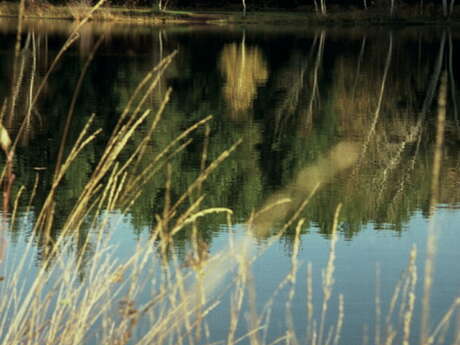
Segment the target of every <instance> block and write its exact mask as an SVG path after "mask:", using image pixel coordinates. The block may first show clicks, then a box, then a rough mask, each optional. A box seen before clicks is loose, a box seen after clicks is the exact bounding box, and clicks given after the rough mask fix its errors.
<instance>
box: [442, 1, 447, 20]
mask: <svg viewBox="0 0 460 345" xmlns="http://www.w3.org/2000/svg"><path fill="white" fill-rule="evenodd" d="M442 14H443V16H444V17H447V16H448V15H449V13H448V12H447V0H442Z"/></svg>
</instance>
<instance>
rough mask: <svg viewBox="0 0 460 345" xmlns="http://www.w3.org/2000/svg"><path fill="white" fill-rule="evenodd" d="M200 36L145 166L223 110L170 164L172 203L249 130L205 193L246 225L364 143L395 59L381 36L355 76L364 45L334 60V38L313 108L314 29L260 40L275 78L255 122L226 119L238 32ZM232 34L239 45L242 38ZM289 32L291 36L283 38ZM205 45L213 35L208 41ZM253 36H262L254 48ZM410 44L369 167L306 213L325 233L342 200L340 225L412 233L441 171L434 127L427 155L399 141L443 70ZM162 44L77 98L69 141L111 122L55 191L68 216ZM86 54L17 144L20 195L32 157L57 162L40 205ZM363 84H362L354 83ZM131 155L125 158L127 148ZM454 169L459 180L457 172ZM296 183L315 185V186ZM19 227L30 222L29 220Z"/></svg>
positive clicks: (115, 67) (100, 68) (111, 62)
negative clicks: (346, 145) (342, 147)
mask: <svg viewBox="0 0 460 345" xmlns="http://www.w3.org/2000/svg"><path fill="white" fill-rule="evenodd" d="M203 35H205V34H203ZM189 38H190V36H188V35H186V34H183V33H182V34H178V35H177V37H175V36H171V37H169V43H170V44H171V42H174V43H176V42H177V44H178V45H180V47H181V50H180V55H179V56H178V57H177V61H175V62H174V65H173V66H172V70H171V71H170V72H168V74H167V75H166V76H164V78H163V79H162V81H161V83H160V86H159V89H161V90H160V91H159V92H158V93H154V94H152V95H149V101H148V104H147V105H146V107H149V108H151V109H152V110H153V112H155V111H156V109H157V107H158V102H159V101H160V100H161V96H162V95H163V94H164V92H165V90H166V89H167V87H168V86H172V87H173V94H172V99H171V102H170V103H169V104H168V105H167V107H166V109H165V111H164V114H163V116H162V120H161V121H160V123H159V125H158V127H157V129H156V131H155V133H154V134H153V136H152V138H151V142H150V143H149V145H148V146H147V151H146V155H145V158H144V160H143V161H141V162H139V170H141V169H142V168H144V167H146V166H148V164H149V163H150V160H151V159H153V157H155V155H157V154H158V153H159V152H160V151H161V150H162V149H163V148H164V147H166V146H167V145H168V144H169V143H170V142H171V141H172V140H174V139H175V138H176V137H177V136H178V134H179V133H181V132H182V131H184V130H185V129H187V128H188V127H189V126H191V125H193V124H194V123H196V122H197V121H199V120H201V119H203V118H204V117H206V116H207V115H213V120H212V121H210V122H209V126H210V133H209V138H207V137H206V135H205V128H200V129H198V130H197V131H196V132H194V133H193V135H192V136H191V137H190V138H191V139H192V141H191V142H190V143H189V144H188V146H187V147H185V148H184V150H183V151H182V152H180V153H179V154H177V155H175V156H174V157H173V158H172V159H171V160H169V162H168V163H169V164H170V166H171V172H172V174H171V191H170V194H171V199H172V202H174V201H176V200H177V199H178V198H179V197H180V196H181V195H182V194H183V193H184V192H185V191H186V190H187V188H188V186H189V185H190V184H191V183H193V181H195V179H196V178H197V177H198V175H199V173H200V165H201V160H202V154H203V148H204V146H205V142H206V140H209V142H208V149H207V152H206V155H207V160H206V162H205V163H206V166H207V165H209V164H210V163H211V162H212V161H213V160H214V159H216V158H217V157H218V156H219V155H220V154H221V153H222V152H224V151H225V150H227V149H228V148H229V147H231V146H232V145H233V144H234V143H235V142H236V141H237V140H239V139H240V138H242V139H243V144H242V145H241V146H240V147H239V149H238V150H237V151H236V152H234V153H233V154H232V155H231V157H230V158H229V159H227V160H225V161H224V162H223V163H222V164H221V166H220V167H219V168H218V169H217V170H216V171H214V172H213V173H212V174H211V175H210V176H209V177H208V179H207V180H206V181H205V182H204V184H203V186H202V188H201V190H200V193H202V194H204V195H205V199H204V200H203V202H202V204H201V209H204V208H211V207H228V208H230V209H232V210H233V211H234V221H236V222H244V221H246V220H247V219H248V218H249V216H250V214H251V212H252V211H254V210H257V209H258V208H260V207H261V206H262V205H263V204H264V202H265V201H266V200H267V198H269V197H270V195H272V193H274V192H277V191H279V190H282V189H283V188H285V187H286V186H289V185H290V184H291V183H292V180H293V179H294V177H295V176H296V175H297V174H298V173H299V172H300V171H302V169H304V168H305V167H307V166H310V165H313V164H315V162H316V161H317V160H318V159H320V158H322V157H323V156H324V155H325V154H326V153H327V152H328V151H329V150H330V149H331V148H332V147H334V146H335V145H336V144H337V143H338V142H341V141H343V140H349V141H356V142H362V141H364V139H365V138H366V135H367V133H368V130H369V125H370V122H371V120H372V110H373V107H374V106H375V104H376V96H377V95H378V90H379V83H380V81H381V76H382V71H383V69H382V68H383V66H382V61H381V60H382V59H381V58H378V57H379V56H384V55H385V51H384V49H386V47H380V46H378V45H372V46H371V48H370V50H369V52H368V53H366V54H369V55H365V57H366V58H367V60H369V59H373V58H374V57H375V61H376V63H374V64H363V65H362V66H361V74H360V75H359V76H358V78H357V79H356V78H355V75H354V73H355V71H356V62H357V61H356V60H357V58H358V54H359V46H360V44H359V43H360V42H358V41H357V42H354V41H353V42H351V43H352V44H351V46H352V47H357V48H358V49H354V50H353V49H351V50H346V49H348V48H346V49H345V48H344V49H345V51H344V52H343V53H342V51H340V52H338V53H337V54H336V55H333V56H327V51H328V50H327V49H328V47H327V42H326V48H325V58H324V62H322V64H324V66H322V67H321V69H320V70H321V73H319V74H318V78H319V79H318V80H319V91H318V94H317V95H316V96H315V97H314V101H315V102H314V107H313V108H312V109H313V111H312V112H309V110H308V109H309V108H308V107H309V105H310V102H309V100H310V99H312V94H313V93H312V85H313V83H312V80H313V72H314V70H313V69H314V59H313V58H312V56H315V54H316V50H315V51H312V52H310V51H308V49H309V48H308V47H310V46H312V45H311V41H312V37H311V36H309V35H308V34H307V35H306V36H305V37H303V38H302V44H301V45H297V44H296V43H295V42H294V43H292V44H291V45H292V46H289V47H288V48H286V49H285V50H284V51H283V54H284V55H283V56H277V54H276V52H271V51H270V50H269V49H264V46H263V44H261V46H260V47H258V49H259V50H260V52H261V54H262V53H263V56H264V57H265V58H266V60H267V61H266V62H264V68H265V64H266V68H267V70H268V72H267V75H268V76H269V78H268V79H267V81H266V85H265V87H263V88H260V89H258V90H257V97H256V99H255V100H254V102H251V104H253V106H252V107H250V109H247V110H246V112H245V114H244V115H245V116H244V118H243V119H240V121H238V122H234V121H232V120H231V119H229V118H228V117H226V115H228V109H227V108H228V107H227V104H226V100H225V99H224V96H223V95H222V92H221V91H222V85H223V82H224V81H223V80H222V76H221V74H220V72H219V70H218V67H217V60H218V57H219V56H220V54H221V52H222V47H223V46H224V45H225V44H226V43H228V41H226V40H225V39H224V38H223V37H222V36H221V35H217V36H212V35H211V37H210V40H209V41H208V42H207V45H209V49H208V50H206V49H201V50H197V49H196V48H195V47H194V44H195V43H197V42H194V41H193V40H194V39H193V38H190V40H189ZM249 39H251V36H250V35H248V40H249ZM229 40H230V41H232V42H233V41H234V37H233V36H232V37H230V38H229ZM278 40H279V41H281V40H282V41H283V44H285V40H284V38H283V37H281V38H280V39H278ZM275 41H276V39H275ZM275 43H276V42H275ZM278 43H280V42H278ZM305 43H308V44H305ZM197 44H203V42H202V41H201V38H200V42H198V43H197ZM253 44H254V43H253V42H251V46H252V45H253ZM280 44H281V43H280ZM314 49H316V48H314ZM398 49H401V50H402V51H407V47H405V46H404V45H403V44H401V45H399V46H396V48H395V50H396V51H395V54H394V56H395V61H394V63H393V66H394V67H392V68H393V69H392V70H391V71H392V72H391V73H390V78H389V81H388V83H389V85H388V90H389V91H388V94H387V97H386V99H385V105H384V107H383V112H382V116H381V121H380V122H379V124H378V126H377V128H376V135H375V136H374V137H373V138H372V140H371V141H370V143H369V148H368V151H367V157H366V160H364V162H362V163H361V165H360V166H359V168H352V169H349V170H348V171H343V172H341V173H340V174H339V175H338V176H336V177H334V179H333V180H332V181H329V182H328V183H327V184H325V185H323V186H321V189H320V190H319V191H318V192H317V194H316V195H315V197H314V198H313V199H312V201H311V202H310V204H309V205H308V207H307V208H306V209H305V211H304V212H303V213H302V214H301V216H302V217H305V218H306V220H307V223H306V224H310V225H314V226H317V227H318V228H319V229H320V231H321V232H322V233H324V234H325V235H326V236H327V234H328V232H329V231H330V229H331V226H332V224H331V222H332V219H333V213H334V210H335V208H336V206H337V203H338V202H343V209H342V212H341V215H340V220H341V224H342V225H341V230H342V231H343V232H344V233H345V235H346V236H347V237H348V238H351V237H353V236H354V235H355V234H356V233H357V232H359V231H360V230H361V229H362V226H363V224H367V223H373V224H376V227H377V228H378V227H380V228H383V227H385V228H386V227H388V226H389V225H390V224H391V228H393V229H394V230H397V231H400V230H401V229H403V227H404V223H405V222H407V221H408V220H409V219H410V217H411V216H412V215H413V213H414V212H416V211H417V210H420V209H422V210H426V208H427V205H428V200H429V197H430V182H429V181H430V173H431V169H432V166H431V155H432V154H431V151H430V147H431V144H432V143H431V141H430V140H431V137H432V135H430V131H431V128H427V129H426V131H427V132H426V133H427V134H428V135H426V136H424V137H423V140H422V143H421V145H420V147H419V149H418V151H417V149H416V144H415V143H414V142H413V141H411V142H410V143H408V144H407V146H406V147H404V149H402V150H401V152H399V151H398V147H399V146H398V145H401V143H402V140H403V139H404V138H405V136H406V134H407V133H408V132H409V130H410V129H411V128H412V126H413V123H414V116H415V115H416V113H417V110H418V108H417V107H418V106H419V105H420V96H419V95H418V93H419V92H420V91H423V88H424V85H425V84H426V83H427V80H428V79H429V77H430V73H429V72H430V70H431V68H430V66H431V65H432V64H433V59H431V58H430V59H427V61H426V62H425V64H422V65H421V68H420V69H418V70H415V69H411V68H409V65H408V63H409V62H408V61H412V60H410V59H407V60H404V61H402V60H401V59H402V58H401V56H402V55H403V54H398ZM149 54H150V53H149ZM149 54H146V55H145V56H144V55H142V56H134V57H132V58H131V57H127V56H123V55H116V54H114V55H104V54H102V55H101V56H99V57H97V58H96V59H95V61H94V64H93V65H92V67H91V68H90V69H89V71H88V74H87V76H86V77H85V81H84V84H83V87H82V90H81V94H80V96H79V98H78V102H77V107H76V110H75V114H74V116H73V119H72V126H71V128H72V130H71V133H70V136H69V138H68V139H67V148H66V149H67V151H68V149H69V148H70V145H72V143H73V142H75V139H76V137H77V136H78V134H79V132H80V131H81V129H82V128H83V126H84V125H85V123H86V122H87V121H88V119H89V117H90V115H91V114H92V113H96V114H97V115H96V120H95V124H94V127H95V128H102V129H103V133H102V134H101V135H100V136H99V137H98V138H97V139H96V140H95V141H94V142H92V143H91V144H90V145H88V147H86V148H85V150H84V151H83V152H82V153H81V154H80V156H79V157H78V158H77V160H76V161H75V164H74V166H73V167H72V168H71V169H70V170H69V172H68V174H67V175H66V177H65V179H64V181H63V183H62V186H61V188H59V190H58V193H57V195H56V201H57V206H56V207H57V208H56V214H58V215H62V216H63V217H64V216H65V215H66V214H68V212H69V211H70V209H71V208H72V207H73V204H74V202H75V200H76V199H77V197H78V195H79V193H80V191H81V188H82V187H83V186H84V184H85V182H86V180H87V178H88V177H89V176H90V174H91V172H92V170H93V168H94V166H95V164H96V163H97V161H98V159H99V157H100V151H101V148H102V147H103V146H104V145H105V144H106V142H107V140H108V137H109V136H110V134H111V131H112V130H113V128H114V126H115V123H116V121H117V118H118V116H119V113H120V111H121V110H122V109H123V108H124V106H125V104H126V102H127V100H128V99H129V97H130V95H131V94H132V91H133V88H134V87H135V86H136V85H137V83H138V82H139V81H140V80H141V79H142V78H143V76H144V75H145V73H146V71H147V70H148V69H149V68H151V66H152V59H153V60H155V61H157V60H158V59H159V53H158V52H157V51H156V50H155V52H154V53H151V55H149ZM326 57H327V58H326ZM409 58H411V56H410V57H409ZM83 63H84V60H83V59H79V58H78V57H76V56H74V55H72V54H70V55H69V56H66V57H65V58H64V60H63V61H62V67H61V68H60V69H59V77H56V78H52V79H51V80H50V82H49V83H48V85H47V88H46V93H45V94H44V96H43V98H42V99H41V101H40V110H41V114H42V117H43V118H42V119H43V130H42V131H37V132H36V133H35V135H34V136H33V137H32V138H31V141H30V144H29V145H28V146H24V147H19V148H18V151H17V156H16V160H15V172H16V174H17V180H16V183H15V185H14V188H15V189H14V192H15V193H17V191H18V189H19V186H21V185H24V186H26V187H27V193H26V194H25V195H26V196H25V197H24V200H27V196H28V195H30V191H31V189H32V186H33V184H34V181H35V176H36V174H37V172H36V171H34V170H32V169H31V167H46V168H47V170H46V171H40V172H38V174H39V175H40V182H39V185H38V190H37V191H38V193H37V196H36V199H35V204H34V205H33V206H34V208H35V209H36V210H38V209H40V207H41V204H42V203H43V202H44V195H45V193H46V192H47V191H48V190H49V187H50V186H49V184H50V181H51V174H52V173H53V170H54V164H55V157H56V155H57V150H58V147H59V142H60V140H61V131H62V128H63V126H64V119H65V116H66V114H67V109H68V106H69V99H70V97H71V91H72V86H73V85H75V84H76V81H77V79H78V74H76V73H74V72H75V71H79V70H80V69H81V67H82V65H83ZM403 72H404V73H403ZM5 75H6V76H8V73H5V70H4V69H1V68H0V78H7V77H5ZM356 80H357V81H358V82H357V84H356V85H357V86H356V88H354V85H355V81H356ZM4 93H5V90H4V89H0V95H1V96H0V97H3V95H4ZM401 94H404V95H407V96H406V97H405V100H404V101H405V102H403V100H401V97H400V95H401ZM353 97H357V98H358V100H359V101H355V100H354V99H353ZM149 121H151V120H149ZM148 125H149V124H148V123H147V124H145V125H144V126H143V127H142V128H141V130H139V132H138V133H135V135H134V137H133V138H132V141H131V142H130V143H129V144H128V147H127V150H126V151H127V154H129V152H132V150H133V148H134V147H135V144H136V143H139V142H140V141H141V140H142V138H143V134H144V133H145V132H143V131H145V130H146V128H148ZM448 142H449V141H448ZM452 145H453V148H452V150H451V151H448V155H447V156H446V158H445V161H444V168H445V170H446V172H447V171H448V172H449V174H451V175H452V174H454V175H455V174H458V169H459V167H458V163H456V162H457V161H456V160H458V156H456V154H457V155H458V150H457V151H456V150H455V149H456V147H455V145H456V144H455V142H454V144H452ZM67 151H66V152H67ZM398 155H399V156H398ZM398 157H399V158H398ZM123 159H126V156H123V157H121V160H123ZM162 163H164V162H162ZM166 171H167V169H166V167H165V166H164V167H162V168H161V169H160V170H159V171H158V172H157V174H156V175H155V176H154V178H153V179H152V180H150V181H149V182H148V183H147V184H146V185H145V186H144V187H143V193H142V194H141V195H140V196H139V199H138V200H137V202H136V203H134V204H133V206H132V207H131V209H130V210H129V211H128V212H129V214H130V217H129V219H130V221H131V222H132V225H133V227H134V229H135V230H134V231H136V232H141V231H143V230H144V229H145V228H149V229H151V228H153V226H154V224H155V215H161V214H162V212H163V207H164V196H165V186H166V183H167V173H166ZM449 176H450V175H449ZM455 176H456V175H455ZM452 179H453V180H454V181H455V178H454V177H453V178H452ZM442 188H443V191H444V192H443V193H441V195H444V197H445V199H444V200H448V202H455V201H458V200H459V195H458V192H456V190H458V188H457V189H455V188H446V187H443V186H442ZM296 192H298V193H299V195H300V196H302V195H303V194H302V193H303V191H296ZM198 194H199V193H193V194H192V196H191V197H190V198H189V200H187V203H186V204H185V205H184V206H183V208H187V207H188V206H189V205H190V204H191V203H192V202H193V201H195V200H197V198H198ZM288 217H289V215H287V217H286V218H288ZM62 221H63V220H62V219H59V217H58V219H57V222H56V223H55V224H54V228H53V230H52V233H53V234H55V235H56V234H57V233H58V232H59V226H60V224H61V223H62ZM224 222H225V219H224V216H223V215H211V216H208V217H204V218H202V219H200V220H199V221H198V222H197V227H198V228H199V230H200V237H201V238H202V239H203V240H205V241H211V240H212V237H213V233H214V232H217V231H220V230H221V227H220V226H221V224H223V223H224ZM86 226H88V225H86ZM15 231H20V229H17V228H16V229H15ZM87 231H88V229H82V232H81V236H80V237H79V239H80V240H81V239H82V238H85V237H86V232H87ZM189 237H190V228H186V229H185V230H183V231H181V232H180V233H179V234H178V237H177V239H176V240H175V244H176V245H181V246H183V248H185V246H186V243H187V241H188V239H189ZM288 237H289V236H288ZM184 250H185V249H184Z"/></svg>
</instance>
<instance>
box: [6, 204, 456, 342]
mask: <svg viewBox="0 0 460 345" xmlns="http://www.w3.org/2000/svg"><path fill="white" fill-rule="evenodd" d="M19 220H20V221H21V217H20V218H19ZM437 222H438V224H437V228H438V229H440V232H439V238H438V246H437V254H436V260H435V267H436V269H435V279H434V286H433V290H432V291H433V292H432V320H433V322H434V321H438V320H439V319H440V318H441V317H442V315H443V313H444V312H445V311H446V310H447V309H448V307H449V306H450V305H451V304H452V302H453V299H454V298H455V297H456V296H458V294H459V293H460V291H459V290H460V265H458V261H459V251H458V243H459V241H458V230H459V227H458V225H459V224H460V215H459V213H458V210H455V209H452V208H449V209H447V208H439V209H438V217H437ZM222 227H223V228H225V225H222ZM427 228H428V220H427V219H426V218H425V217H423V216H422V214H420V213H418V214H415V215H414V216H413V217H412V218H411V220H410V221H409V222H408V224H406V226H405V228H404V230H403V231H402V232H400V233H396V232H394V231H391V230H380V231H375V230H374V229H373V225H372V224H368V225H366V226H365V228H364V230H363V231H361V232H359V233H358V234H356V236H355V237H354V238H353V240H351V241H350V240H345V239H344V237H343V236H342V234H341V233H340V231H339V236H338V242H337V247H336V261H335V266H336V268H335V275H334V277H335V282H336V283H335V286H334V289H333V297H332V299H331V302H330V305H329V312H328V316H327V317H328V318H329V320H328V321H329V322H330V323H332V324H334V323H335V321H336V318H337V307H338V294H339V293H342V294H343V295H344V297H345V324H344V328H343V332H342V336H343V338H342V339H343V340H344V343H346V344H351V343H361V341H362V334H363V327H364V325H367V326H368V332H369V337H370V339H373V330H374V320H375V308H374V305H375V291H376V271H377V269H376V267H377V266H378V267H379V268H378V271H379V272H380V278H379V280H380V291H381V301H382V319H383V320H384V319H385V316H386V312H387V310H388V305H389V300H390V298H391V296H392V293H393V290H394V287H395V285H396V283H397V282H398V280H399V279H400V277H401V274H402V272H403V271H404V270H405V269H406V266H407V262H408V259H409V252H410V250H411V248H412V246H413V245H414V244H415V245H416V246H417V264H418V289H417V307H416V311H415V321H414V322H415V323H417V322H418V316H419V315H420V304H419V303H420V301H421V295H422V291H421V282H422V281H421V279H422V275H423V262H424V252H425V243H426V236H427ZM132 230H133V229H132V226H131V224H130V220H129V218H128V217H122V216H121V215H120V214H112V215H111V217H110V220H109V222H108V224H107V227H106V231H104V233H103V236H107V238H106V239H107V240H108V243H109V245H110V246H111V247H112V250H111V254H110V255H112V254H113V255H114V263H115V262H118V263H124V262H125V261H126V260H127V259H128V258H130V257H131V256H132V254H133V253H134V251H135V248H136V246H145V245H146V244H147V243H148V242H147V238H148V237H147V235H146V234H145V232H144V233H143V234H141V235H139V236H136V235H134V234H133V231H132ZM233 232H234V235H233V238H234V243H236V244H238V243H240V244H241V243H245V244H247V245H248V248H249V250H250V251H251V252H252V253H256V255H257V256H258V259H257V260H256V261H255V262H254V264H253V266H252V274H253V276H254V279H255V288H256V291H257V303H258V305H259V306H260V307H262V306H263V305H264V303H266V302H267V301H268V300H269V299H270V297H271V296H272V294H273V292H274V291H275V290H276V288H277V287H278V285H279V284H280V282H281V281H282V280H283V279H284V278H285V277H286V275H287V274H288V273H289V270H290V265H291V258H290V252H291V248H290V247H288V248H287V247H286V243H287V242H285V241H284V240H283V239H281V240H279V241H275V242H274V243H273V244H272V245H271V246H268V243H269V242H270V240H263V241H261V240H257V239H254V238H253V237H252V236H251V235H247V234H246V230H245V226H244V225H242V224H240V225H235V227H234V229H233ZM25 233H27V232H22V233H21V234H20V236H19V237H18V238H16V239H15V240H11V238H8V250H7V252H6V257H5V262H4V263H3V264H2V267H1V268H0V271H1V275H3V276H5V277H8V276H9V275H12V274H14V273H15V267H16V266H17V263H18V261H19V260H21V259H23V260H25V264H24V267H25V271H24V273H25V276H24V277H22V278H21V280H20V283H21V285H22V286H23V287H24V289H25V291H27V287H28V286H30V278H31V277H32V276H34V275H35V274H36V272H37V269H36V263H35V262H34V260H35V259H34V258H36V254H37V253H36V249H35V246H32V247H30V248H28V244H26V241H25V235H24V234H25ZM92 236H97V234H92ZM229 236H230V235H229V233H228V232H227V231H220V232H218V233H215V237H214V238H213V240H212V245H211V247H210V249H209V250H210V252H211V253H212V254H218V253H222V252H225V251H226V249H227V248H228V243H229ZM8 237H10V236H8ZM27 242H29V241H27ZM29 243H30V242H29ZM329 246H330V240H328V239H326V238H324V236H323V235H321V234H319V233H318V229H316V228H314V227H313V228H310V229H309V230H308V233H307V234H303V235H301V246H300V252H299V257H298V258H299V271H298V274H297V283H296V296H295V298H294V303H293V304H292V311H293V315H294V320H295V325H296V331H297V333H298V336H299V337H300V339H302V337H303V336H304V334H305V331H306V326H305V325H306V291H307V287H306V276H307V264H308V263H309V262H311V263H312V265H313V293H314V296H313V297H314V299H313V301H314V307H315V316H316V318H318V317H319V310H320V303H321V296H322V292H321V273H320V272H321V270H322V269H324V268H325V266H326V264H327V259H328V252H329ZM241 249H242V248H241V247H237V248H236V250H237V251H241ZM24 253H28V255H27V256H24V255H23V254H24ZM157 265H159V261H157ZM152 266H153V265H152ZM232 267H234V266H233V265H232V264H231V263H230V262H228V263H227V265H226V266H225V267H222V269H223V270H224V271H225V270H230V269H231V268H232ZM158 268H159V267H157V268H155V267H150V269H149V271H148V272H149V273H148V272H145V273H146V274H151V272H157V273H158V274H159V273H160V272H161V270H159V269H158ZM222 273H224V272H222ZM150 278H151V277H149V276H147V275H144V276H143V278H142V279H147V280H149V279H150ZM228 278H229V277H228V276H227V278H225V279H224V280H225V281H226V282H228ZM225 286H226V285H225V284H223V285H220V286H217V285H216V287H215V289H214V290H213V291H212V293H213V294H214V295H220V294H221V293H222V292H223V291H225ZM287 294H288V288H287V287H285V288H284V289H283V290H282V291H281V292H280V293H279V295H278V297H277V298H276V299H275V303H274V304H273V310H272V321H271V324H270V328H269V329H270V330H269V339H271V340H273V339H275V338H276V337H277V336H281V335H282V334H283V332H284V331H285V305H286V298H287ZM139 298H140V299H146V300H147V299H148V298H149V293H147V294H144V293H141V294H140V295H139ZM140 302H142V301H140ZM228 303H229V302H228V300H227V299H224V300H223V301H222V303H221V304H220V305H219V306H218V307H217V308H216V309H215V310H214V311H213V313H212V314H211V317H210V318H209V321H208V322H209V326H210V329H211V339H212V340H222V336H225V335H226V333H225V330H226V329H227V327H228V325H229V310H228ZM260 310H261V309H259V311H260ZM240 325H243V327H245V326H246V324H245V319H244V317H243V319H242V321H241V322H240ZM141 328H142V326H141ZM414 329H416V328H414ZM241 332H244V331H243V329H241ZM412 334H413V336H416V335H417V334H418V332H414V331H413V332H412Z"/></svg>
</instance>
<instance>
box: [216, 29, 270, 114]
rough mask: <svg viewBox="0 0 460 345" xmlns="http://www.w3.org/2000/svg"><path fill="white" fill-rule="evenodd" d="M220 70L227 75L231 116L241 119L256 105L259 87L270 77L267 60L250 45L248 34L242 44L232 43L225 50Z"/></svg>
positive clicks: (226, 83)
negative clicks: (247, 40)
mask: <svg viewBox="0 0 460 345" xmlns="http://www.w3.org/2000/svg"><path fill="white" fill-rule="evenodd" d="M219 69H220V71H221V73H222V74H223V76H224V79H225V84H224V86H223V95H224V98H225V100H226V101H227V103H228V104H229V106H230V108H231V111H230V116H231V118H232V119H234V120H241V116H242V115H241V114H242V113H244V112H247V111H248V110H249V109H250V108H251V107H252V102H253V101H254V99H255V97H256V94H257V88H258V87H260V86H262V85H264V84H265V82H266V81H267V79H268V68H267V63H266V62H265V59H264V57H263V55H262V52H261V50H260V49H259V48H257V47H247V46H246V38H245V33H243V37H242V39H241V43H240V44H239V45H238V44H236V43H232V44H228V45H226V46H224V48H223V49H222V53H221V56H220V59H219Z"/></svg>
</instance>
